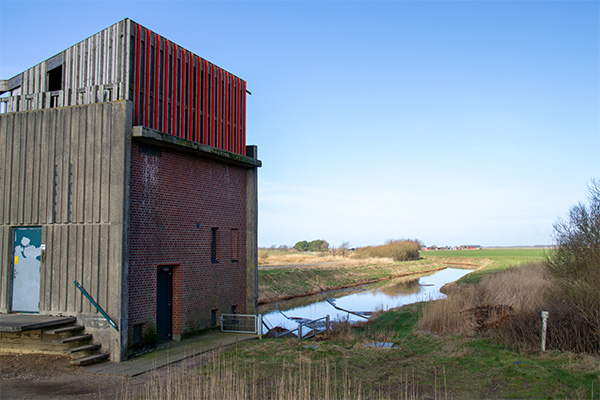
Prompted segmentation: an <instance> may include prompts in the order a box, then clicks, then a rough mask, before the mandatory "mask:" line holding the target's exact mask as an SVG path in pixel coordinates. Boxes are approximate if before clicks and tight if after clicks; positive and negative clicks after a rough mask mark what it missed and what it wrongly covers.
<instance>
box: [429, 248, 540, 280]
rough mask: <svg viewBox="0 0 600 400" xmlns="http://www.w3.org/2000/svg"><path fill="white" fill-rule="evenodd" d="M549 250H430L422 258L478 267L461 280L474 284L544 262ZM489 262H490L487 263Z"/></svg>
mask: <svg viewBox="0 0 600 400" xmlns="http://www.w3.org/2000/svg"><path fill="white" fill-rule="evenodd" d="M549 251H551V249H549V248H483V249H481V250H428V251H421V258H422V259H425V260H429V261H436V262H448V263H464V264H474V265H477V267H475V268H479V269H478V270H477V271H474V272H473V273H470V274H469V275H467V276H465V277H464V278H462V279H461V280H460V282H464V283H474V282H478V281H479V280H480V279H481V276H482V275H484V274H488V273H492V272H496V271H499V270H502V269H506V268H511V267H516V266H519V265H524V264H529V263H535V262H540V261H543V260H544V259H545V257H546V255H547V254H548V252H549ZM487 260H489V261H488V262H486V261H487Z"/></svg>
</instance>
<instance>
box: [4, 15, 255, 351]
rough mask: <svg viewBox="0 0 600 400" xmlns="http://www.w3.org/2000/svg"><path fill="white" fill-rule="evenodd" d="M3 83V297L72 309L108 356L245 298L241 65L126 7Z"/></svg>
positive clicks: (30, 308) (249, 151) (212, 316)
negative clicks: (234, 66)
mask: <svg viewBox="0 0 600 400" xmlns="http://www.w3.org/2000/svg"><path fill="white" fill-rule="evenodd" d="M4 56H6V55H4ZM0 93H5V95H4V97H1V98H0V313H4V314H6V313H13V312H23V313H37V314H41V315H62V316H73V317H76V318H77V322H78V323H79V324H83V325H85V330H86V332H90V333H92V334H93V335H94V341H97V342H100V343H101V344H102V347H103V349H104V351H109V352H110V358H111V359H112V360H113V361H120V360H124V359H126V357H127V350H128V349H129V348H130V347H131V346H133V345H134V344H138V343H140V342H141V341H143V340H144V338H145V337H151V336H152V335H154V334H155V335H157V336H158V337H159V339H164V340H169V339H175V340H177V339H180V338H181V337H182V336H183V335H185V334H186V333H190V332H195V331H198V330H201V329H204V328H208V327H211V326H214V325H216V324H218V321H219V315H220V314H221V313H232V312H233V313H250V314H253V313H256V307H257V304H256V303H257V286H256V268H257V169H258V167H260V166H261V162H260V161H259V160H258V159H257V148H256V147H255V146H246V143H245V140H246V137H245V122H246V121H245V104H246V103H245V102H246V84H245V82H244V81H243V80H242V79H240V78H238V77H236V76H234V75H233V74H231V73H229V72H227V71H226V70H224V69H222V68H219V67H218V66H216V65H214V64H212V63H210V62H208V61H206V60H204V59H202V58H201V57H199V56H197V55H195V54H193V53H191V52H190V51H188V50H186V49H184V48H182V47H180V46H178V45H177V44H175V43H173V42H170V41H169V40H167V39H166V38H164V37H161V36H160V35H158V34H156V33H154V32H152V31H150V30H148V29H146V28H144V27H143V26H141V25H139V24H137V23H135V22H133V21H131V20H129V19H124V20H122V21H120V22H118V23H116V24H115V25H113V26H111V27H109V28H107V29H105V30H103V31H101V32H99V33H97V34H95V35H93V36H91V37H89V38H87V39H85V40H83V41H82V42H80V43H78V44H76V45H74V46H72V47H70V48H68V49H66V50H64V51H62V52H61V53H59V54H57V55H55V56H54V57H52V58H50V59H48V60H45V61H43V62H41V63H40V64H38V65H36V66H33V67H32V68H30V69H28V70H26V71H24V72H22V73H20V74H18V75H17V76H15V77H13V78H11V79H8V80H3V81H0ZM77 284H80V285H81V286H82V287H83V288H84V289H85V290H86V291H87V292H88V293H89V295H90V297H91V298H92V299H93V300H94V301H95V302H96V303H97V304H98V305H99V307H100V309H101V310H102V311H104V312H105V313H106V315H107V316H108V317H109V318H110V319H111V320H112V321H113V322H114V323H115V326H114V327H113V326H111V324H110V322H109V320H108V319H107V318H105V317H104V316H103V315H102V314H101V312H100V311H99V310H98V309H97V308H96V307H95V306H94V305H93V304H92V302H91V301H90V300H88V298H87V297H86V296H85V295H84V294H83V292H82V291H81V290H79V289H78V288H77Z"/></svg>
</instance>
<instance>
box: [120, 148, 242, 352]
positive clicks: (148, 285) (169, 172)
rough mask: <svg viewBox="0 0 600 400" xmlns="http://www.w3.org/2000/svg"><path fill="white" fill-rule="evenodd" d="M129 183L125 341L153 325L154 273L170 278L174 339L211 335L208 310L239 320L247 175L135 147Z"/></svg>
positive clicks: (181, 155)
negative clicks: (165, 269) (165, 271)
mask: <svg viewBox="0 0 600 400" xmlns="http://www.w3.org/2000/svg"><path fill="white" fill-rule="evenodd" d="M130 182H131V186H130V221H129V224H130V225H129V227H130V230H129V332H130V335H132V334H133V326H134V325H136V324H139V323H143V324H145V325H146V328H147V327H148V326H149V324H152V323H154V321H155V318H156V289H157V268H158V267H160V266H171V267H172V271H173V309H172V313H173V314H172V315H173V323H172V332H173V335H174V336H175V337H177V336H180V335H183V334H185V333H188V332H192V331H197V330H200V329H203V328H207V327H210V326H211V325H212V321H211V311H213V310H217V318H218V315H219V314H220V313H231V311H232V307H235V308H236V311H237V312H238V313H244V312H245V311H246V310H245V308H246V301H245V296H246V259H245V258H246V251H245V243H246V170H245V169H244V168H241V167H238V166H234V165H229V164H227V163H225V162H220V161H216V160H210V159H205V158H200V157H198V156H195V155H192V154H187V153H182V152H177V151H175V150H171V149H166V148H153V147H147V146H146V145H144V144H138V143H136V142H134V143H133V144H132V149H131V180H130ZM214 228H216V262H213V260H212V259H211V258H212V252H213V249H212V246H213V229H214ZM212 317H214V316H212ZM217 322H218V321H217ZM130 343H131V342H130Z"/></svg>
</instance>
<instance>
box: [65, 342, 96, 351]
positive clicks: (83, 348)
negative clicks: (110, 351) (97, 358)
mask: <svg viewBox="0 0 600 400" xmlns="http://www.w3.org/2000/svg"><path fill="white" fill-rule="evenodd" d="M100 347H102V345H101V344H100V343H92V344H86V345H83V346H79V347H71V348H70V349H64V350H63V353H67V354H73V353H77V352H80V351H93V350H98V349H99V348H100Z"/></svg>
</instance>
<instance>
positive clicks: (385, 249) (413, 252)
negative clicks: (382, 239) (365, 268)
mask: <svg viewBox="0 0 600 400" xmlns="http://www.w3.org/2000/svg"><path fill="white" fill-rule="evenodd" d="M419 249H421V242H419V241H418V240H412V239H411V240H388V241H387V242H386V243H385V244H384V245H381V246H367V247H361V248H359V249H357V252H356V254H357V257H361V258H367V257H379V258H391V259H393V260H394V261H410V260H418V259H419Z"/></svg>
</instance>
